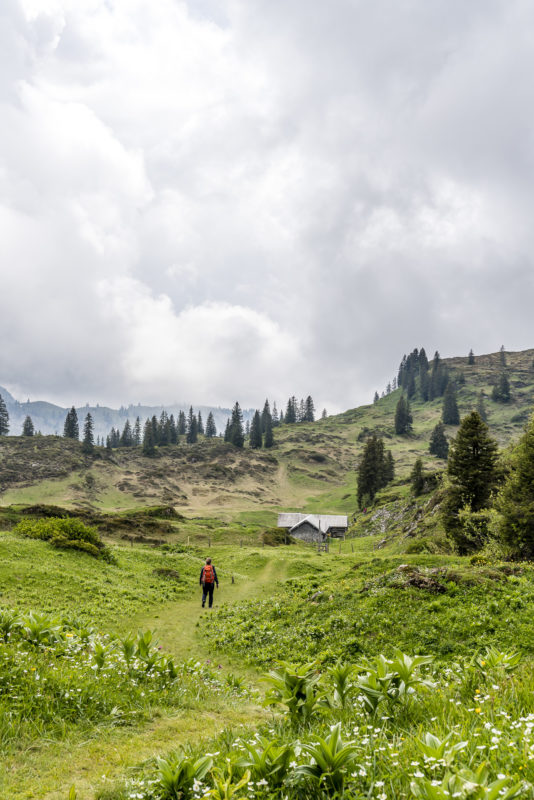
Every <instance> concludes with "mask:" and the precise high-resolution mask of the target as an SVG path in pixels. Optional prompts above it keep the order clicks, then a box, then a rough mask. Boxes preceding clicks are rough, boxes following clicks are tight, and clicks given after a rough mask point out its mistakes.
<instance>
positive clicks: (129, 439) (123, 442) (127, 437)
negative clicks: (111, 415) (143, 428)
mask: <svg viewBox="0 0 534 800" xmlns="http://www.w3.org/2000/svg"><path fill="white" fill-rule="evenodd" d="M132 445H133V434H132V426H131V425H130V420H129V419H127V420H126V422H125V423H124V428H123V429H122V433H121V438H120V442H119V447H132Z"/></svg>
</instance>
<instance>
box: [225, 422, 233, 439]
mask: <svg viewBox="0 0 534 800" xmlns="http://www.w3.org/2000/svg"><path fill="white" fill-rule="evenodd" d="M231 433H232V426H231V424H230V417H228V419H227V420H226V428H225V429H224V441H225V442H230V441H231Z"/></svg>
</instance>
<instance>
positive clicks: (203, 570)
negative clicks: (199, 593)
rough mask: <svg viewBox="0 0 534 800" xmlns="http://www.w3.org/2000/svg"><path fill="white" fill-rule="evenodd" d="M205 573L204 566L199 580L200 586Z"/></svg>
mask: <svg viewBox="0 0 534 800" xmlns="http://www.w3.org/2000/svg"><path fill="white" fill-rule="evenodd" d="M203 574H204V567H202V569H201V570H200V580H199V584H200V586H202V575H203Z"/></svg>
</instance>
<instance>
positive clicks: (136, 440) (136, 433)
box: [133, 417, 141, 447]
mask: <svg viewBox="0 0 534 800" xmlns="http://www.w3.org/2000/svg"><path fill="white" fill-rule="evenodd" d="M133 444H134V447H139V446H140V444H141V420H140V419H139V417H136V418H135V425H134V428H133Z"/></svg>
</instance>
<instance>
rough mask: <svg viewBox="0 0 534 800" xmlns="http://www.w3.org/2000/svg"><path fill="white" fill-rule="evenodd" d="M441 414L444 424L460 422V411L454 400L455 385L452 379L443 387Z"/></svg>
mask: <svg viewBox="0 0 534 800" xmlns="http://www.w3.org/2000/svg"><path fill="white" fill-rule="evenodd" d="M441 416H442V419H443V422H444V424H445V425H459V424H460V412H459V411H458V402H457V400H456V386H455V385H454V382H453V381H449V382H448V384H447V388H446V389H445V394H444V395H443V408H442V412H441Z"/></svg>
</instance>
